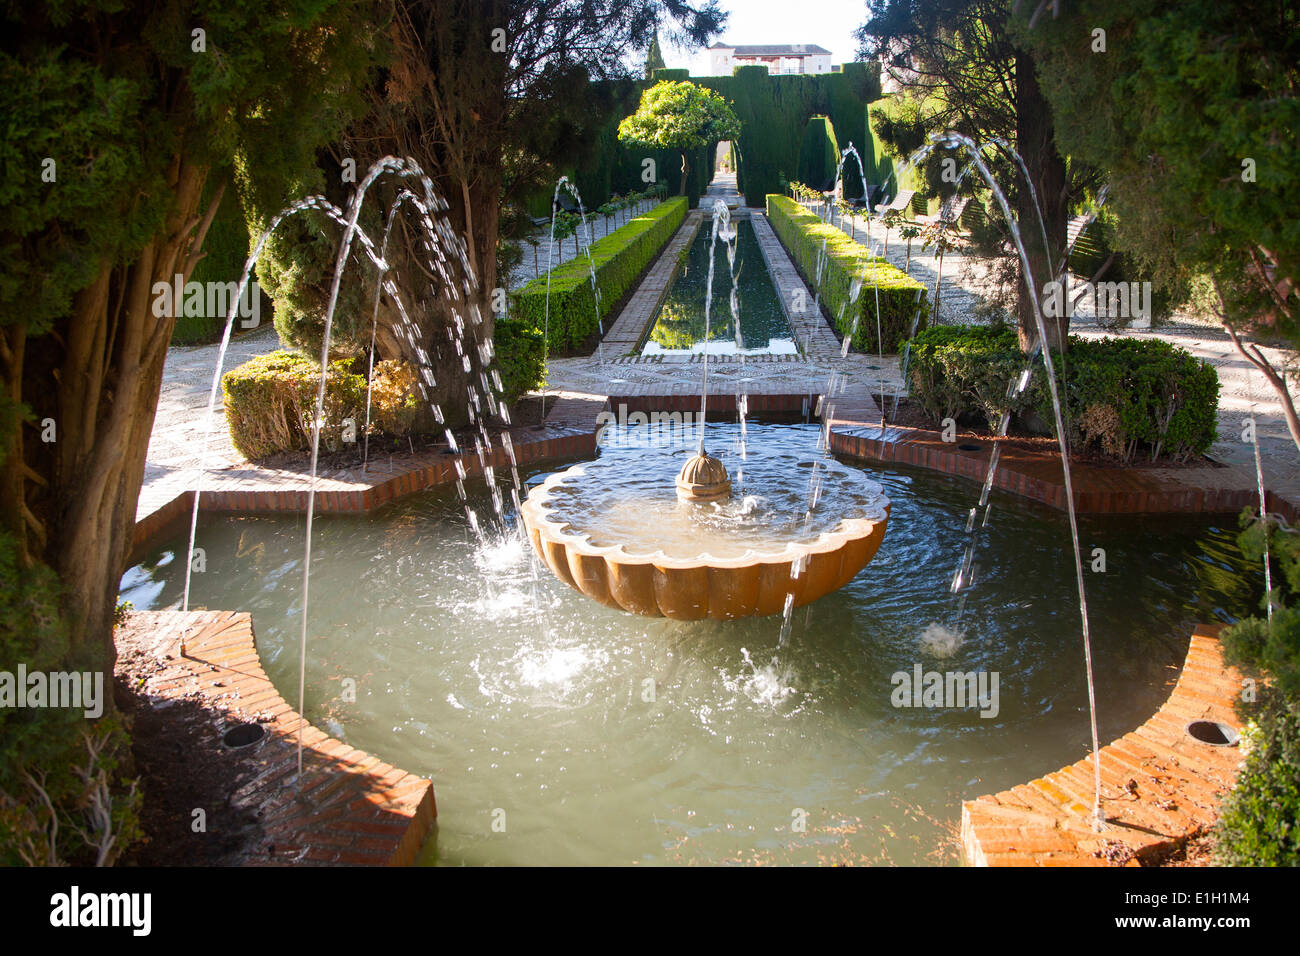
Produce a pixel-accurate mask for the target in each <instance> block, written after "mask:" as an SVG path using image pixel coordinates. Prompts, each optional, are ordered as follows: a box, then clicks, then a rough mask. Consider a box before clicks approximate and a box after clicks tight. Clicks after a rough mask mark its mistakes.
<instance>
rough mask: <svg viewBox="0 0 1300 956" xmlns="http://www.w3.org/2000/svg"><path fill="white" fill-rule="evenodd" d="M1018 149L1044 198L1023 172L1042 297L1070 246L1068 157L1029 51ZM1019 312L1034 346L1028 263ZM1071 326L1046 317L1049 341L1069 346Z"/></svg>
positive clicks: (1023, 341) (1023, 227)
mask: <svg viewBox="0 0 1300 956" xmlns="http://www.w3.org/2000/svg"><path fill="white" fill-rule="evenodd" d="M1016 149H1017V151H1018V152H1019V153H1020V156H1021V158H1022V159H1023V160H1024V161H1025V167H1026V168H1027V169H1028V170H1029V175H1030V177H1031V178H1032V179H1033V183H1034V188H1035V189H1036V190H1037V193H1038V201H1039V204H1040V205H1039V206H1035V205H1034V199H1033V196H1031V195H1030V192H1029V189H1028V187H1027V186H1026V185H1025V183H1024V182H1023V177H1020V178H1018V179H1017V182H1016V190H1015V206H1014V208H1015V214H1016V220H1017V222H1018V223H1019V226H1020V239H1021V242H1023V243H1024V246H1025V252H1026V254H1027V258H1028V259H1029V267H1030V269H1031V274H1032V276H1033V278H1034V283H1035V285H1036V286H1037V289H1038V294H1039V296H1040V297H1041V296H1042V295H1043V290H1044V287H1045V286H1046V284H1047V283H1048V282H1051V281H1053V280H1056V279H1057V278H1058V270H1059V268H1060V265H1061V263H1060V257H1061V256H1062V255H1063V254H1064V250H1065V237H1066V229H1067V225H1068V223H1069V211H1070V207H1069V195H1068V193H1067V190H1066V183H1067V180H1066V168H1065V159H1064V157H1062V156H1061V154H1060V153H1059V152H1058V151H1057V149H1056V139H1055V132H1054V126H1053V122H1052V111H1051V107H1050V106H1049V105H1048V103H1047V100H1046V99H1045V98H1044V97H1043V94H1042V91H1041V90H1040V89H1039V86H1038V77H1037V75H1036V74H1035V73H1034V61H1033V58H1032V57H1031V56H1030V55H1029V54H1028V53H1026V52H1024V51H1017V53H1016ZM1040 214H1041V217H1042V218H1041V220H1040V218H1039V217H1040ZM1044 232H1046V244H1044V235H1043V234H1044ZM1017 316H1018V319H1019V333H1020V347H1021V348H1022V349H1024V350H1025V351H1026V352H1028V351H1030V350H1031V349H1032V348H1033V346H1034V343H1036V342H1037V341H1038V326H1037V322H1036V321H1035V318H1034V302H1033V299H1032V298H1031V296H1030V293H1029V286H1028V283H1027V282H1026V279H1025V275H1024V265H1023V264H1022V265H1021V279H1020V290H1019V296H1018V299H1017ZM1069 326H1070V319H1069V316H1068V315H1065V316H1061V317H1060V318H1056V319H1053V318H1050V317H1045V318H1044V328H1045V330H1046V332H1047V339H1048V342H1047V344H1048V346H1049V347H1051V348H1054V349H1063V348H1064V347H1065V344H1066V334H1067V331H1068V329H1069Z"/></svg>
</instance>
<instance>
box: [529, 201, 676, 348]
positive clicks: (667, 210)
mask: <svg viewBox="0 0 1300 956" xmlns="http://www.w3.org/2000/svg"><path fill="white" fill-rule="evenodd" d="M686 209H687V200H686V198H685V197H682V196H676V197H674V198H672V199H669V200H668V201H667V202H663V203H660V204H659V205H658V206H656V207H655V208H654V209H652V210H650V212H648V213H646V214H645V215H644V216H638V217H637V218H636V219H633V220H632V221H631V222H629V223H627V225H625V226H622V227H620V228H619V229H616V230H614V231H613V232H611V233H610V234H609V235H608V236H605V237H604V238H602V239H597V240H596V241H595V242H593V243H592V244H591V250H590V251H591V265H592V266H594V268H595V272H596V288H597V290H598V292H599V302H600V318H601V319H604V317H605V316H606V315H608V314H609V312H610V310H611V309H613V307H614V305H615V304H616V303H617V302H618V301H619V299H621V298H622V297H623V293H625V292H626V291H627V290H628V289H630V288H631V287H632V284H633V283H634V282H635V281H636V280H637V278H638V277H639V276H640V275H641V271H642V270H643V269H644V268H645V267H646V266H647V265H649V264H650V263H651V262H652V261H653V260H654V258H655V256H656V255H658V253H659V250H660V249H662V248H663V246H664V244H665V243H666V242H667V241H668V239H669V237H670V236H672V234H673V233H674V232H676V231H677V227H678V226H680V225H681V224H682V220H683V219H684V218H685V217H686ZM546 282H547V279H546V276H541V277H540V278H537V279H534V280H532V281H531V282H529V283H528V284H527V285H525V286H524V287H523V288H522V289H520V290H518V291H517V292H515V293H513V294H512V295H511V303H510V318H511V319H514V320H516V321H519V322H522V323H523V324H525V325H528V326H532V327H534V328H538V329H541V328H547V329H548V331H549V335H550V341H549V347H550V349H551V350H553V351H571V350H573V349H576V348H578V347H579V346H581V345H583V344H584V343H585V342H586V341H587V340H588V339H590V338H591V335H592V333H594V332H596V331H597V329H598V324H597V316H596V302H595V301H594V300H593V297H592V288H591V267H589V266H588V264H587V256H586V254H585V253H584V254H582V255H579V256H576V257H574V258H573V259H570V260H569V261H568V262H565V263H563V264H561V265H559V266H557V267H556V268H555V269H552V270H551V273H550V300H551V305H550V318H549V320H548V319H547V307H546V296H547V287H546ZM548 322H549V326H548Z"/></svg>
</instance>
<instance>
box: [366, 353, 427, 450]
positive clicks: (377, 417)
mask: <svg viewBox="0 0 1300 956" xmlns="http://www.w3.org/2000/svg"><path fill="white" fill-rule="evenodd" d="M419 383H420V377H419V373H418V372H416V370H415V366H413V365H410V364H408V363H406V362H402V361H399V360H397V359H389V360H387V361H384V362H380V363H378V364H377V365H376V366H375V371H374V374H373V375H371V377H370V424H371V427H372V428H377V429H378V430H379V431H381V432H383V433H384V434H385V435H391V436H393V437H394V438H403V437H405V436H406V435H409V434H411V429H413V428H414V427H415V422H416V419H417V418H418V417H419V414H420V389H419ZM363 401H364V399H363Z"/></svg>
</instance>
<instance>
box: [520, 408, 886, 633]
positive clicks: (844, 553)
mask: <svg viewBox="0 0 1300 956" xmlns="http://www.w3.org/2000/svg"><path fill="white" fill-rule="evenodd" d="M717 428H718V426H710V428H709V433H710V436H713V435H714V433H715V429H717ZM805 435H806V433H805ZM714 440H715V439H713V438H712V437H711V439H710V444H713V443H714ZM689 454H690V453H689V451H687V450H686V449H685V448H683V447H682V446H681V445H680V444H679V445H677V446H676V447H670V448H654V447H638V448H636V449H635V450H633V451H631V452H624V453H621V454H618V453H615V454H609V453H607V454H606V455H604V456H602V457H601V458H600V459H597V460H596V461H593V462H588V463H584V464H580V465H574V466H572V467H571V468H569V469H568V470H566V471H563V472H559V473H556V474H553V475H551V476H549V477H548V478H547V479H546V480H545V481H544V482H543V483H542V484H540V485H538V486H536V487H534V488H533V489H532V490H531V491H530V492H529V494H528V497H527V499H526V500H525V501H524V503H523V510H522V512H521V516H522V518H523V522H524V526H525V528H526V529H527V531H528V537H529V539H530V540H531V541H532V543H533V547H534V548H535V549H536V550H537V553H538V554H539V555H540V556H541V557H542V559H543V560H544V561H545V562H546V564H547V566H548V567H549V568H550V569H551V571H552V572H553V573H554V574H555V576H556V577H558V578H559V579H560V580H561V581H563V582H565V583H566V584H568V585H569V586H570V587H573V588H575V589H576V590H578V591H581V592H582V593H583V594H585V595H587V597H589V598H591V599H592V600H595V601H599V602H600V603H601V604H605V605H608V606H609V607H617V608H622V609H623V610H625V611H631V612H633V613H634V614H644V615H648V616H655V617H668V618H673V619H675V620H682V621H692V620H699V619H701V618H706V617H709V618H715V619H729V618H738V617H748V616H751V615H766V614H780V613H781V612H782V611H783V610H784V608H785V603H786V600H787V595H792V596H793V606H794V607H799V606H801V605H804V604H809V603H811V602H813V601H815V600H817V599H818V598H820V597H822V596H824V595H826V594H829V593H830V592H832V591H835V590H838V589H839V588H841V587H843V586H844V585H846V584H848V583H849V581H851V580H853V578H854V577H856V576H857V574H858V572H859V571H861V570H862V569H863V568H864V567H866V565H867V563H868V562H869V561H870V560H871V559H872V557H874V556H875V553H876V550H877V549H878V548H879V547H880V543H881V541H882V540H883V539H884V536H885V527H886V524H887V523H888V519H889V499H888V498H886V497H885V496H884V494H883V493H882V490H881V488H880V486H879V485H878V484H876V483H875V482H873V481H870V480H869V479H867V478H866V476H865V475H864V474H863V473H862V472H861V471H859V470H857V469H854V468H850V467H848V466H846V465H844V464H842V463H840V462H838V461H836V460H835V459H833V458H829V457H822V455H821V453H819V452H815V451H814V450H812V449H806V448H795V447H791V446H790V445H789V444H788V443H784V444H783V445H782V446H778V447H771V446H770V444H769V443H767V442H764V443H763V444H762V445H760V446H758V447H756V448H754V449H753V450H751V451H750V452H749V454H748V455H747V456H746V455H744V453H743V452H742V451H740V450H739V448H738V447H737V445H736V443H733V444H732V445H731V446H730V447H729V448H728V449H727V450H724V451H723V452H721V453H720V454H719V457H720V458H721V459H722V460H723V461H724V462H725V463H726V465H727V470H728V473H729V474H730V475H731V477H732V482H733V493H732V497H731V498H730V500H725V501H711V502H693V501H682V500H679V497H678V495H677V492H676V489H675V487H674V476H675V475H676V474H677V472H678V471H679V469H680V468H681V467H682V463H683V462H684V461H686V459H687V458H688V456H689ZM810 504H811V505H812V507H811V508H810V507H809V505H810Z"/></svg>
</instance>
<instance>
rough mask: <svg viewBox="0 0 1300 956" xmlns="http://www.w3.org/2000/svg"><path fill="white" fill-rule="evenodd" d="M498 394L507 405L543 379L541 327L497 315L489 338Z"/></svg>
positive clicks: (535, 386) (544, 377) (543, 354)
mask: <svg viewBox="0 0 1300 956" xmlns="http://www.w3.org/2000/svg"><path fill="white" fill-rule="evenodd" d="M493 347H494V349H495V351H496V358H497V370H498V371H499V372H500V374H501V398H502V400H503V401H504V402H505V403H506V404H507V405H511V404H514V402H516V401H518V400H519V398H520V397H521V396H522V395H523V394H524V393H525V392H528V391H531V390H532V389H534V388H541V386H542V385H543V384H544V383H545V381H546V355H545V352H544V345H543V336H542V330H541V329H539V328H536V327H535V326H532V325H529V324H528V323H526V322H521V321H517V320H514V319H497V321H496V332H495V333H494V338H493Z"/></svg>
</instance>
